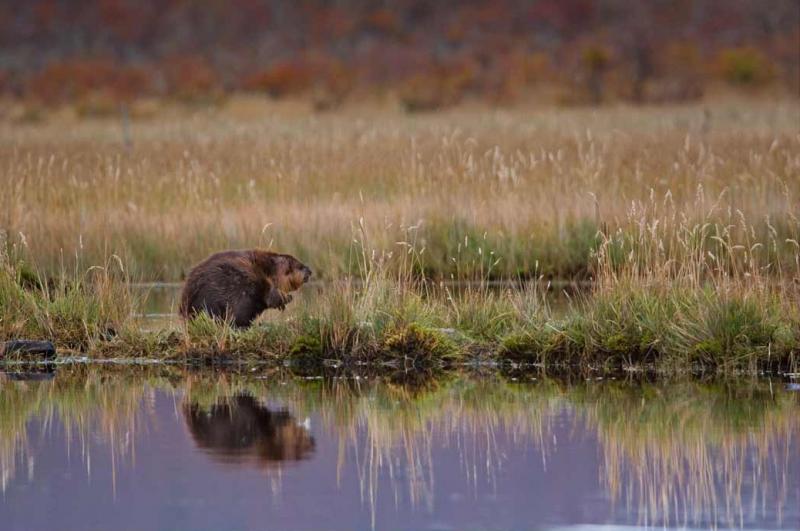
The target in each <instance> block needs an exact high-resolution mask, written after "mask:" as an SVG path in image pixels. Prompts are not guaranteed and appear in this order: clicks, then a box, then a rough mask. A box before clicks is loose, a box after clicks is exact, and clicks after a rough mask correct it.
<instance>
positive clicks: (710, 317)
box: [0, 231, 800, 372]
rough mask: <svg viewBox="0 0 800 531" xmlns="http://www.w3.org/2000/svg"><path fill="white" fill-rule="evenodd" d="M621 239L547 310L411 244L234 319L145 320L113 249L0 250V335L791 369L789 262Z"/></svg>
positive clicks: (799, 339) (288, 358)
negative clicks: (443, 279)
mask: <svg viewBox="0 0 800 531" xmlns="http://www.w3.org/2000/svg"><path fill="white" fill-rule="evenodd" d="M689 232H691V231H689ZM722 241H723V243H724V240H722ZM619 245H620V244H619V242H616V241H614V240H613V239H609V240H607V241H606V242H605V243H603V244H602V245H601V247H600V249H599V252H598V254H597V256H596V269H597V280H596V283H595V284H594V287H593V288H592V289H591V290H590V291H589V292H587V293H581V294H577V295H574V296H573V298H571V299H568V301H567V302H566V304H561V306H560V307H559V308H557V309H553V308H551V305H550V301H551V295H550V292H549V291H548V290H547V283H546V282H545V281H544V280H541V281H538V282H537V281H531V282H527V283H524V284H522V285H520V286H519V287H518V288H517V289H505V290H495V289H492V288H490V286H489V285H488V284H483V285H481V284H478V285H473V286H470V287H468V288H466V289H459V290H456V289H454V288H453V287H451V286H450V285H448V284H437V283H435V282H426V281H421V280H417V279H415V277H414V276H413V274H411V270H412V269H413V268H412V267H411V265H410V264H411V263H413V254H412V255H409V256H411V258H409V265H407V266H405V269H406V271H407V272H406V273H405V274H404V275H397V274H394V273H391V272H390V271H391V270H389V269H386V268H384V267H383V266H382V265H381V262H380V261H379V260H378V261H370V260H369V259H367V258H366V256H365V257H364V264H363V266H364V274H363V275H362V276H360V277H358V278H354V279H346V280H342V281H338V282H334V283H330V284H326V285H323V286H322V287H316V288H314V287H308V288H306V289H318V290H319V291H320V293H318V294H317V296H315V297H313V298H310V297H306V298H304V297H303V296H302V294H301V295H300V296H299V297H297V300H296V301H295V302H294V303H293V304H292V305H290V308H289V309H288V310H287V311H286V312H285V313H278V312H274V313H268V314H267V315H266V316H265V317H263V318H262V319H261V320H259V321H258V322H257V324H256V325H255V326H253V327H252V328H250V329H247V330H237V329H234V328H231V327H230V326H229V325H228V324H226V323H224V322H219V321H214V320H211V319H210V318H208V317H206V316H203V315H201V316H199V317H198V318H196V319H194V320H193V321H191V322H189V323H182V324H170V325H165V326H164V327H162V328H160V329H156V330H147V329H145V328H144V327H143V326H142V323H141V322H140V321H139V320H138V319H137V318H135V317H134V315H135V314H136V313H138V311H139V309H140V306H141V301H140V300H137V298H136V297H134V296H133V295H132V292H131V288H130V287H129V285H128V284H126V283H125V275H124V273H123V271H122V269H121V264H119V263H118V262H116V261H115V260H111V261H109V262H108V263H107V266H106V267H102V268H93V269H91V270H89V271H88V272H86V273H84V274H81V275H72V276H69V274H66V273H65V276H62V277H60V278H61V279H62V280H61V281H60V282H59V283H58V284H56V285H47V284H46V282H44V281H39V280H38V279H39V278H40V277H37V276H36V275H35V274H32V273H30V272H27V271H29V267H30V266H26V265H23V263H22V262H19V261H17V262H12V261H10V260H9V259H8V258H7V259H6V263H4V264H3V266H2V268H0V335H1V336H2V338H5V339H11V338H20V337H24V338H37V339H52V340H53V341H55V342H56V344H57V346H58V347H59V348H60V349H61V350H60V352H61V355H62V356H68V355H88V356H89V357H94V358H108V357H122V358H125V357H151V358H158V359H168V360H173V361H179V362H202V363H219V362H228V361H246V362H266V363H271V364H284V363H290V364H292V365H294V366H299V367H305V368H311V369H312V370H318V369H320V368H321V367H322V366H324V365H331V364H332V365H342V364H344V365H346V366H350V367H353V366H356V365H359V364H362V363H368V364H373V365H379V366H385V367H390V368H394V369H415V370H418V369H426V368H428V369H429V368H434V369H437V368H441V367H442V366H445V365H448V364H458V363H468V362H474V361H484V362H485V361H497V362H514V363H532V364H541V365H543V366H546V367H552V368H562V369H569V370H578V371H585V370H589V369H622V368H648V369H655V370H659V371H666V372H682V371H694V370H711V371H720V372H737V371H749V372H757V371H759V370H763V369H765V368H775V367H784V368H786V367H796V365H797V361H798V354H800V306H799V305H798V300H800V297H799V295H800V293H799V290H800V287H799V286H798V284H797V283H796V282H792V281H791V280H790V279H791V274H787V273H788V272H786V271H785V272H784V274H783V276H782V277H781V278H780V279H778V280H776V279H775V278H774V277H773V276H771V275H762V274H759V271H758V269H752V268H749V267H744V268H743V269H737V268H736V266H735V264H739V263H740V262H743V263H745V264H747V263H751V262H749V261H748V260H747V259H746V257H745V258H744V259H742V257H740V256H737V255H731V257H730V259H729V260H724V261H723V260H722V259H720V258H717V260H718V261H719V263H718V268H717V269H707V268H704V267H701V264H705V260H704V259H702V260H699V261H698V262H697V263H693V262H686V263H684V264H683V265H682V267H680V268H678V269H673V268H672V260H671V259H670V258H668V257H664V256H661V255H659V254H655V255H653V256H651V257H650V258H649V259H648V261H646V262H642V260H641V257H640V256H639V257H628V258H623V259H620V260H618V259H617V258H616V253H617V252H618V250H619ZM698 245H700V246H701V247H704V246H705V244H703V243H701V242H698ZM685 252H688V251H685ZM690 266H691V267H690ZM792 274H793V273H792Z"/></svg>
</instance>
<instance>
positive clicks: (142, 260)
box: [0, 101, 800, 280]
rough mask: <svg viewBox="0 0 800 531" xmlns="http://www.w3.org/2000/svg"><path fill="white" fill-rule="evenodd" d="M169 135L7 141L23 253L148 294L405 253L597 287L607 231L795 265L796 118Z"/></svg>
mask: <svg viewBox="0 0 800 531" xmlns="http://www.w3.org/2000/svg"><path fill="white" fill-rule="evenodd" d="M159 116H160V115H158V116H156V117H152V118H150V119H149V120H146V121H134V122H133V125H132V127H131V132H130V145H129V147H126V144H125V142H124V140H123V132H122V129H121V126H120V123H119V122H117V121H114V120H110V121H94V122H92V121H90V122H80V121H78V122H68V121H63V120H62V121H59V120H58V119H55V120H52V121H51V122H46V123H44V124H38V125H30V126H20V125H9V124H3V125H0V188H2V189H3V190H4V194H3V197H4V201H3V204H2V206H0V227H2V229H3V230H5V231H6V232H7V234H8V237H9V241H11V242H12V243H13V242H17V243H20V242H22V243H23V245H24V246H25V247H26V248H27V250H28V256H29V257H30V258H31V259H32V260H33V261H35V263H36V264H37V265H38V266H39V267H42V268H44V269H45V270H46V271H48V272H51V273H53V272H57V271H58V270H59V269H60V265H61V264H62V263H67V264H68V265H72V264H73V263H74V261H75V258H74V257H75V256H76V255H78V256H79V257H80V261H81V264H82V265H83V266H85V267H88V266H91V265H98V264H102V263H105V261H106V259H107V258H108V257H109V256H110V255H111V254H115V255H117V256H119V257H120V258H122V261H123V263H125V265H126V267H127V270H128V273H129V274H130V275H131V277H132V278H134V279H138V280H179V279H181V278H182V276H183V275H184V274H185V272H186V271H187V269H188V268H189V267H191V265H192V264H194V263H196V262H197V261H199V260H200V259H201V258H203V257H204V256H206V255H207V254H209V253H210V252H213V251H216V250H219V249H225V248H236V247H253V246H259V245H260V246H265V247H270V246H271V247H273V248H275V249H280V250H282V251H285V252H290V253H293V254H295V255H297V256H298V257H300V258H301V259H302V260H304V261H306V262H307V263H309V264H311V265H312V267H313V268H314V269H315V270H316V271H317V272H318V273H319V275H320V276H322V277H324V278H328V279H331V278H338V277H341V276H342V275H343V274H345V273H348V272H354V271H355V270H357V264H358V258H357V257H358V255H360V254H361V250H362V249H361V246H366V247H367V248H368V250H369V252H370V253H373V252H374V253H376V254H377V255H380V256H383V257H387V256H388V255H390V254H393V255H395V256H396V255H398V254H400V253H402V252H404V251H406V250H407V246H406V244H413V245H414V246H415V248H416V250H417V251H418V252H419V254H420V256H419V266H420V267H421V268H422V269H423V270H424V271H425V272H426V273H428V274H429V276H432V277H444V278H449V277H450V276H451V275H454V276H458V277H459V278H463V277H465V276H472V277H476V276H477V277H479V278H485V277H487V275H488V276H492V277H505V278H508V277H516V276H517V275H523V276H538V275H541V274H544V275H546V276H548V277H550V276H552V277H558V278H565V277H575V276H582V277H585V276H587V275H588V274H589V270H590V265H591V257H590V254H591V250H592V249H594V248H596V247H597V245H598V239H597V232H598V230H603V231H605V232H607V233H610V232H613V231H614V230H615V229H616V228H618V227H622V228H624V229H626V230H627V229H631V228H632V229H634V230H635V229H636V226H637V225H639V224H640V223H641V222H642V219H644V218H653V217H654V216H659V217H665V216H666V217H670V218H671V219H672V220H673V221H674V222H673V223H672V226H671V229H673V230H677V229H679V226H680V224H688V225H693V224H695V223H719V224H721V225H723V226H733V227H735V228H737V227H740V226H741V225H742V221H744V222H745V223H746V225H747V226H748V227H750V228H751V229H752V230H754V231H755V233H754V234H752V235H747V234H744V231H740V230H738V229H735V230H736V232H737V234H735V237H736V240H737V242H741V243H743V244H746V243H747V242H748V241H752V240H753V239H754V238H755V239H758V240H759V241H764V242H766V241H767V240H768V239H769V238H770V237H771V236H774V237H773V238H772V240H774V242H775V246H774V248H772V249H766V250H764V252H762V253H761V254H762V255H763V256H764V257H765V264H766V261H771V262H775V260H766V254H767V251H770V252H772V251H774V252H775V253H776V254H777V255H779V256H780V259H782V260H783V261H784V262H785V263H788V264H790V265H791V263H792V262H793V258H794V255H795V252H794V251H795V249H794V247H793V246H792V244H790V243H787V242H786V240H787V239H793V240H797V239H798V221H797V218H796V216H797V213H798V200H800V199H799V198H800V158H799V154H800V139H799V138H798V132H800V126H799V125H798V124H800V104H798V102H797V101H786V102H781V103H765V102H751V101H730V102H725V103H720V104H711V105H706V106H670V107H651V108H636V107H619V108H617V107H614V108H604V109H567V110H548V109H525V108H523V109H508V110H491V109H487V108H468V109H461V110H453V111H448V112H442V113H436V114H431V115H415V116H407V115H403V114H400V113H397V112H392V111H391V110H386V109H378V110H375V109H367V110H361V109H357V108H356V109H354V110H350V111H344V112H343V113H337V114H330V115H312V114H308V113H304V112H302V110H296V109H292V108H290V107H289V106H277V107H271V106H269V105H267V104H261V103H259V102H252V101H243V102H239V103H231V104H230V105H229V107H228V108H227V109H223V110H217V111H209V112H206V113H199V114H192V115H187V114H177V113H172V114H170V113H168V112H165V113H164V116H163V117H159ZM653 201H654V203H655V204H658V205H659V209H660V210H659V212H653V211H651V210H649V209H648V204H650V203H653ZM362 229H363V230H362ZM772 231H774V232H772ZM357 232H358V233H360V235H361V236H364V237H365V238H366V240H365V241H362V242H359V243H358V245H357V247H358V250H357V252H356V253H353V247H354V246H353V243H354V237H356V236H357V234H356V233H357ZM668 235H669V234H668ZM665 243H666V244H669V243H670V242H669V241H666V242H665ZM772 267H773V268H774V267H775V264H773V266H772Z"/></svg>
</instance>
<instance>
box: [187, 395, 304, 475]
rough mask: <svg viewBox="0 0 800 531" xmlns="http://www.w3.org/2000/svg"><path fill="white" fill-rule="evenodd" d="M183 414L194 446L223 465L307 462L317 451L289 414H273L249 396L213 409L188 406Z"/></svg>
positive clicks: (301, 427) (241, 396) (282, 411)
mask: <svg viewBox="0 0 800 531" xmlns="http://www.w3.org/2000/svg"><path fill="white" fill-rule="evenodd" d="M183 414H184V415H183V416H184V418H185V419H186V425H187V427H188V428H189V432H190V433H191V434H192V438H193V439H194V442H195V444H197V446H198V447H199V448H203V449H205V450H208V451H209V453H210V454H211V455H213V456H214V457H216V458H218V459H219V460H221V461H224V462H240V461H245V460H247V459H248V458H250V457H254V458H255V459H256V461H257V462H258V463H260V464H262V465H266V466H269V465H272V464H275V463H279V462H281V461H298V460H300V459H305V458H307V457H309V456H310V454H311V453H312V452H313V451H314V438H313V437H312V436H311V434H310V433H309V431H308V429H307V428H306V427H305V426H302V425H300V424H298V423H297V420H296V419H295V418H294V417H293V416H292V415H291V414H290V413H289V412H288V411H285V410H278V411H271V410H270V409H268V408H266V407H264V406H262V405H261V404H259V403H258V401H257V400H256V399H255V398H253V397H252V396H249V395H237V396H234V397H233V398H231V399H230V400H226V401H225V402H220V403H217V404H215V405H213V406H211V408H210V409H203V408H201V407H199V406H198V405H197V404H191V405H185V406H184V407H183Z"/></svg>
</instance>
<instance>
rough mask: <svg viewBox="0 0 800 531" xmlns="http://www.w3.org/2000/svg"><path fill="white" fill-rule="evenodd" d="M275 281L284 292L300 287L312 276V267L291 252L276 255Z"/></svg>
mask: <svg viewBox="0 0 800 531" xmlns="http://www.w3.org/2000/svg"><path fill="white" fill-rule="evenodd" d="M275 266H276V267H275V281H276V284H277V286H276V287H277V288H278V289H279V290H281V291H282V292H284V293H288V292H290V291H295V290H297V289H300V286H302V285H303V284H305V283H306V282H308V280H309V279H310V278H311V269H310V268H309V267H308V266H307V265H305V264H304V263H303V262H301V261H300V260H298V259H297V258H295V257H294V256H292V255H290V254H276V255H275Z"/></svg>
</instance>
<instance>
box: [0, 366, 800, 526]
mask: <svg viewBox="0 0 800 531" xmlns="http://www.w3.org/2000/svg"><path fill="white" fill-rule="evenodd" d="M29 376H30V375H28V376H25V375H22V376H20V375H8V374H6V375H4V376H2V377H0V471H1V472H2V475H1V477H0V479H2V481H1V482H0V488H1V489H2V496H1V497H0V529H3V530H8V531H11V530H26V531H33V530H43V529H48V530H49V529H59V530H72V529H75V530H78V529H80V530H84V529H98V530H100V529H103V530H107V529H131V530H140V529H148V530H149V529H156V530H158V529H164V530H172V529H203V530H205V529H208V530H217V529H219V530H251V529H254V530H255V529H275V530H307V529H313V530H318V529H321V530H327V529H330V530H353V529H365V530H371V529H415V530H416V529H430V530H447V529H454V530H462V529H475V530H480V529H498V530H499V529H503V530H512V529H513V530H528V529H574V530H577V529H581V530H583V529H587V530H588V529H604V530H605V529H619V528H624V527H626V526H628V527H629V528H648V527H653V528H658V529H661V528H665V527H666V528H679V529H682V528H697V529H707V528H725V529H727V528H734V529H739V528H745V529H798V528H799V527H800V443H798V438H799V437H800V393H798V392H796V391H794V390H793V388H794V386H793V385H792V384H791V383H787V382H786V381H777V380H772V381H768V380H759V381H747V382H737V383H730V382H728V383H718V382H717V383H714V382H711V383H709V382H696V381H688V382H671V383H669V384H653V383H642V382H621V381H609V380H604V381H577V382H574V383H571V384H568V383H566V382H564V381H556V380H548V379H543V378H538V379H535V380H533V379H531V378H524V379H521V380H525V381H524V383H523V381H521V380H520V381H511V380H507V379H503V378H501V377H499V376H482V377H477V376H463V375H461V376H449V377H446V378H443V379H440V380H437V381H430V382H426V383H424V384H422V385H419V384H418V385H415V386H414V387H409V386H407V385H403V384H401V383H399V382H396V381H394V382H393V381H389V380H386V379H376V378H365V377H362V378H358V379H356V378H339V379H325V380H323V379H296V378H295V379H291V378H287V377H286V376H285V375H282V374H277V373H263V374H257V375H256V374H250V375H247V376H242V375H236V374H221V373H188V372H183V371H180V370H178V369H173V368H168V367H167V368H164V367H162V368H153V369H147V370H144V369H130V368H128V369H126V370H124V371H121V370H115V371H111V370H109V369H100V368H92V367H73V368H69V367H67V368H64V367H62V368H60V369H59V370H58V371H57V372H56V374H55V376H54V377H53V378H52V379H47V377H42V376H36V378H35V379H29ZM43 378H44V379H43Z"/></svg>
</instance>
